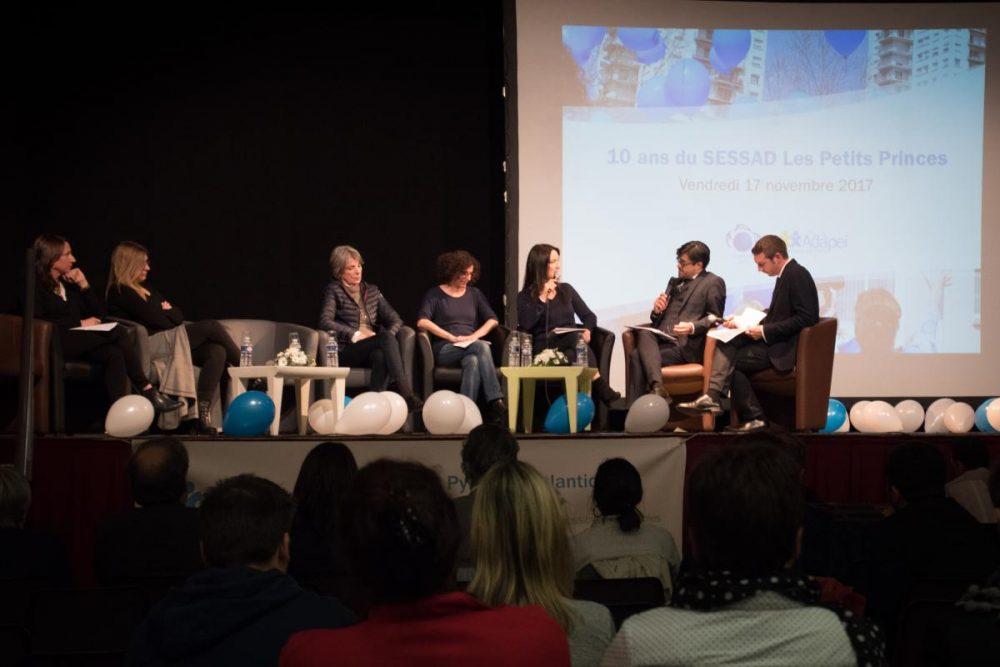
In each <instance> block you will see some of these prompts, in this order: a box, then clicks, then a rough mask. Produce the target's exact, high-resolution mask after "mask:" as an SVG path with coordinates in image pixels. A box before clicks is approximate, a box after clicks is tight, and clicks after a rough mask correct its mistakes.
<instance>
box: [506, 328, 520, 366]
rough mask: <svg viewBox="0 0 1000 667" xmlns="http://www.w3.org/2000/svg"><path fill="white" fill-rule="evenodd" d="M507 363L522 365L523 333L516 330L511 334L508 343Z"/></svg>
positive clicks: (509, 364)
mask: <svg viewBox="0 0 1000 667" xmlns="http://www.w3.org/2000/svg"><path fill="white" fill-rule="evenodd" d="M507 365H508V366H520V365H521V334H519V333H517V332H516V331H515V332H514V333H512V334H511V335H510V342H509V343H507Z"/></svg>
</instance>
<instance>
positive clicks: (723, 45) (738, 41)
mask: <svg viewBox="0 0 1000 667" xmlns="http://www.w3.org/2000/svg"><path fill="white" fill-rule="evenodd" d="M712 48H713V49H714V50H715V55H716V56H717V57H718V59H719V61H720V62H721V63H722V64H723V65H725V66H726V67H728V68H729V69H732V68H734V67H736V66H737V65H739V64H740V63H741V62H743V59H744V58H746V56H747V53H748V52H749V51H750V31H749V30H716V31H714V32H713V33H712ZM713 66H714V65H713Z"/></svg>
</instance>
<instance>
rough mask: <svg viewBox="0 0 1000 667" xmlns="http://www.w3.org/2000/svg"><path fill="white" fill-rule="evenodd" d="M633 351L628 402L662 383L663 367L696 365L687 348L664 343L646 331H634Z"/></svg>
mask: <svg viewBox="0 0 1000 667" xmlns="http://www.w3.org/2000/svg"><path fill="white" fill-rule="evenodd" d="M633 333H634V335H635V349H633V350H632V353H631V354H630V355H629V358H628V363H629V378H630V382H629V387H628V398H629V401H634V400H635V399H637V398H638V397H640V396H642V395H643V394H645V393H648V392H649V390H650V389H651V388H652V386H653V383H654V382H662V378H663V370H662V369H663V367H664V366H676V365H677V364H689V363H697V362H700V361H701V360H700V359H699V360H697V361H696V360H694V359H690V358H689V354H688V352H687V348H684V347H681V346H680V345H677V344H675V343H671V342H669V341H664V342H663V343H660V340H661V339H660V338H659V337H658V336H656V335H655V334H651V333H649V332H648V331H634V332H633Z"/></svg>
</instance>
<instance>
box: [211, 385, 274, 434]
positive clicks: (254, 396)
mask: <svg viewBox="0 0 1000 667" xmlns="http://www.w3.org/2000/svg"><path fill="white" fill-rule="evenodd" d="M272 421H274V401H272V400H271V397H270V396H268V395H267V394H265V393H264V392H261V391H248V392H246V393H243V394H240V395H239V396H237V397H236V398H235V399H234V400H233V402H232V403H230V404H229V410H228V411H227V412H226V418H225V419H224V420H223V421H222V432H223V433H225V434H226V435H246V436H254V435H262V434H264V433H265V432H267V429H268V427H270V426H271V422H272Z"/></svg>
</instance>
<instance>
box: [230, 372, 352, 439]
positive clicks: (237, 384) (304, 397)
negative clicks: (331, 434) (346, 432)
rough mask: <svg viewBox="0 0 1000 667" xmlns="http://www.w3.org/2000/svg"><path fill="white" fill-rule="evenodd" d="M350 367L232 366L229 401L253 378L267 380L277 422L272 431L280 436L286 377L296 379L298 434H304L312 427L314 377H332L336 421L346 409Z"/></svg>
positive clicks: (330, 378)
mask: <svg viewBox="0 0 1000 667" xmlns="http://www.w3.org/2000/svg"><path fill="white" fill-rule="evenodd" d="M350 372H351V369H350V368H344V367H342V366H333V367H331V366H232V367H230V368H229V377H231V378H232V379H233V380H234V382H230V383H229V402H230V403H231V402H232V401H233V399H235V398H236V397H237V396H239V395H240V394H242V393H243V392H245V391H246V390H247V383H248V382H249V381H250V379H251V378H264V379H265V380H267V395H268V396H269V397H270V398H271V400H272V401H273V402H274V421H272V422H271V428H270V429H269V432H270V434H271V435H278V425H279V423H280V422H281V390H282V388H283V387H284V386H285V378H291V379H293V380H295V401H296V404H297V407H298V419H299V435H305V434H306V431H307V430H308V428H309V397H310V396H311V393H312V382H313V380H333V382H332V383H331V384H332V389H331V390H330V398H331V399H333V421H334V423H337V421H338V420H339V419H340V415H341V413H342V412H343V411H344V395H345V394H346V390H347V374H348V373H350Z"/></svg>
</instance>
